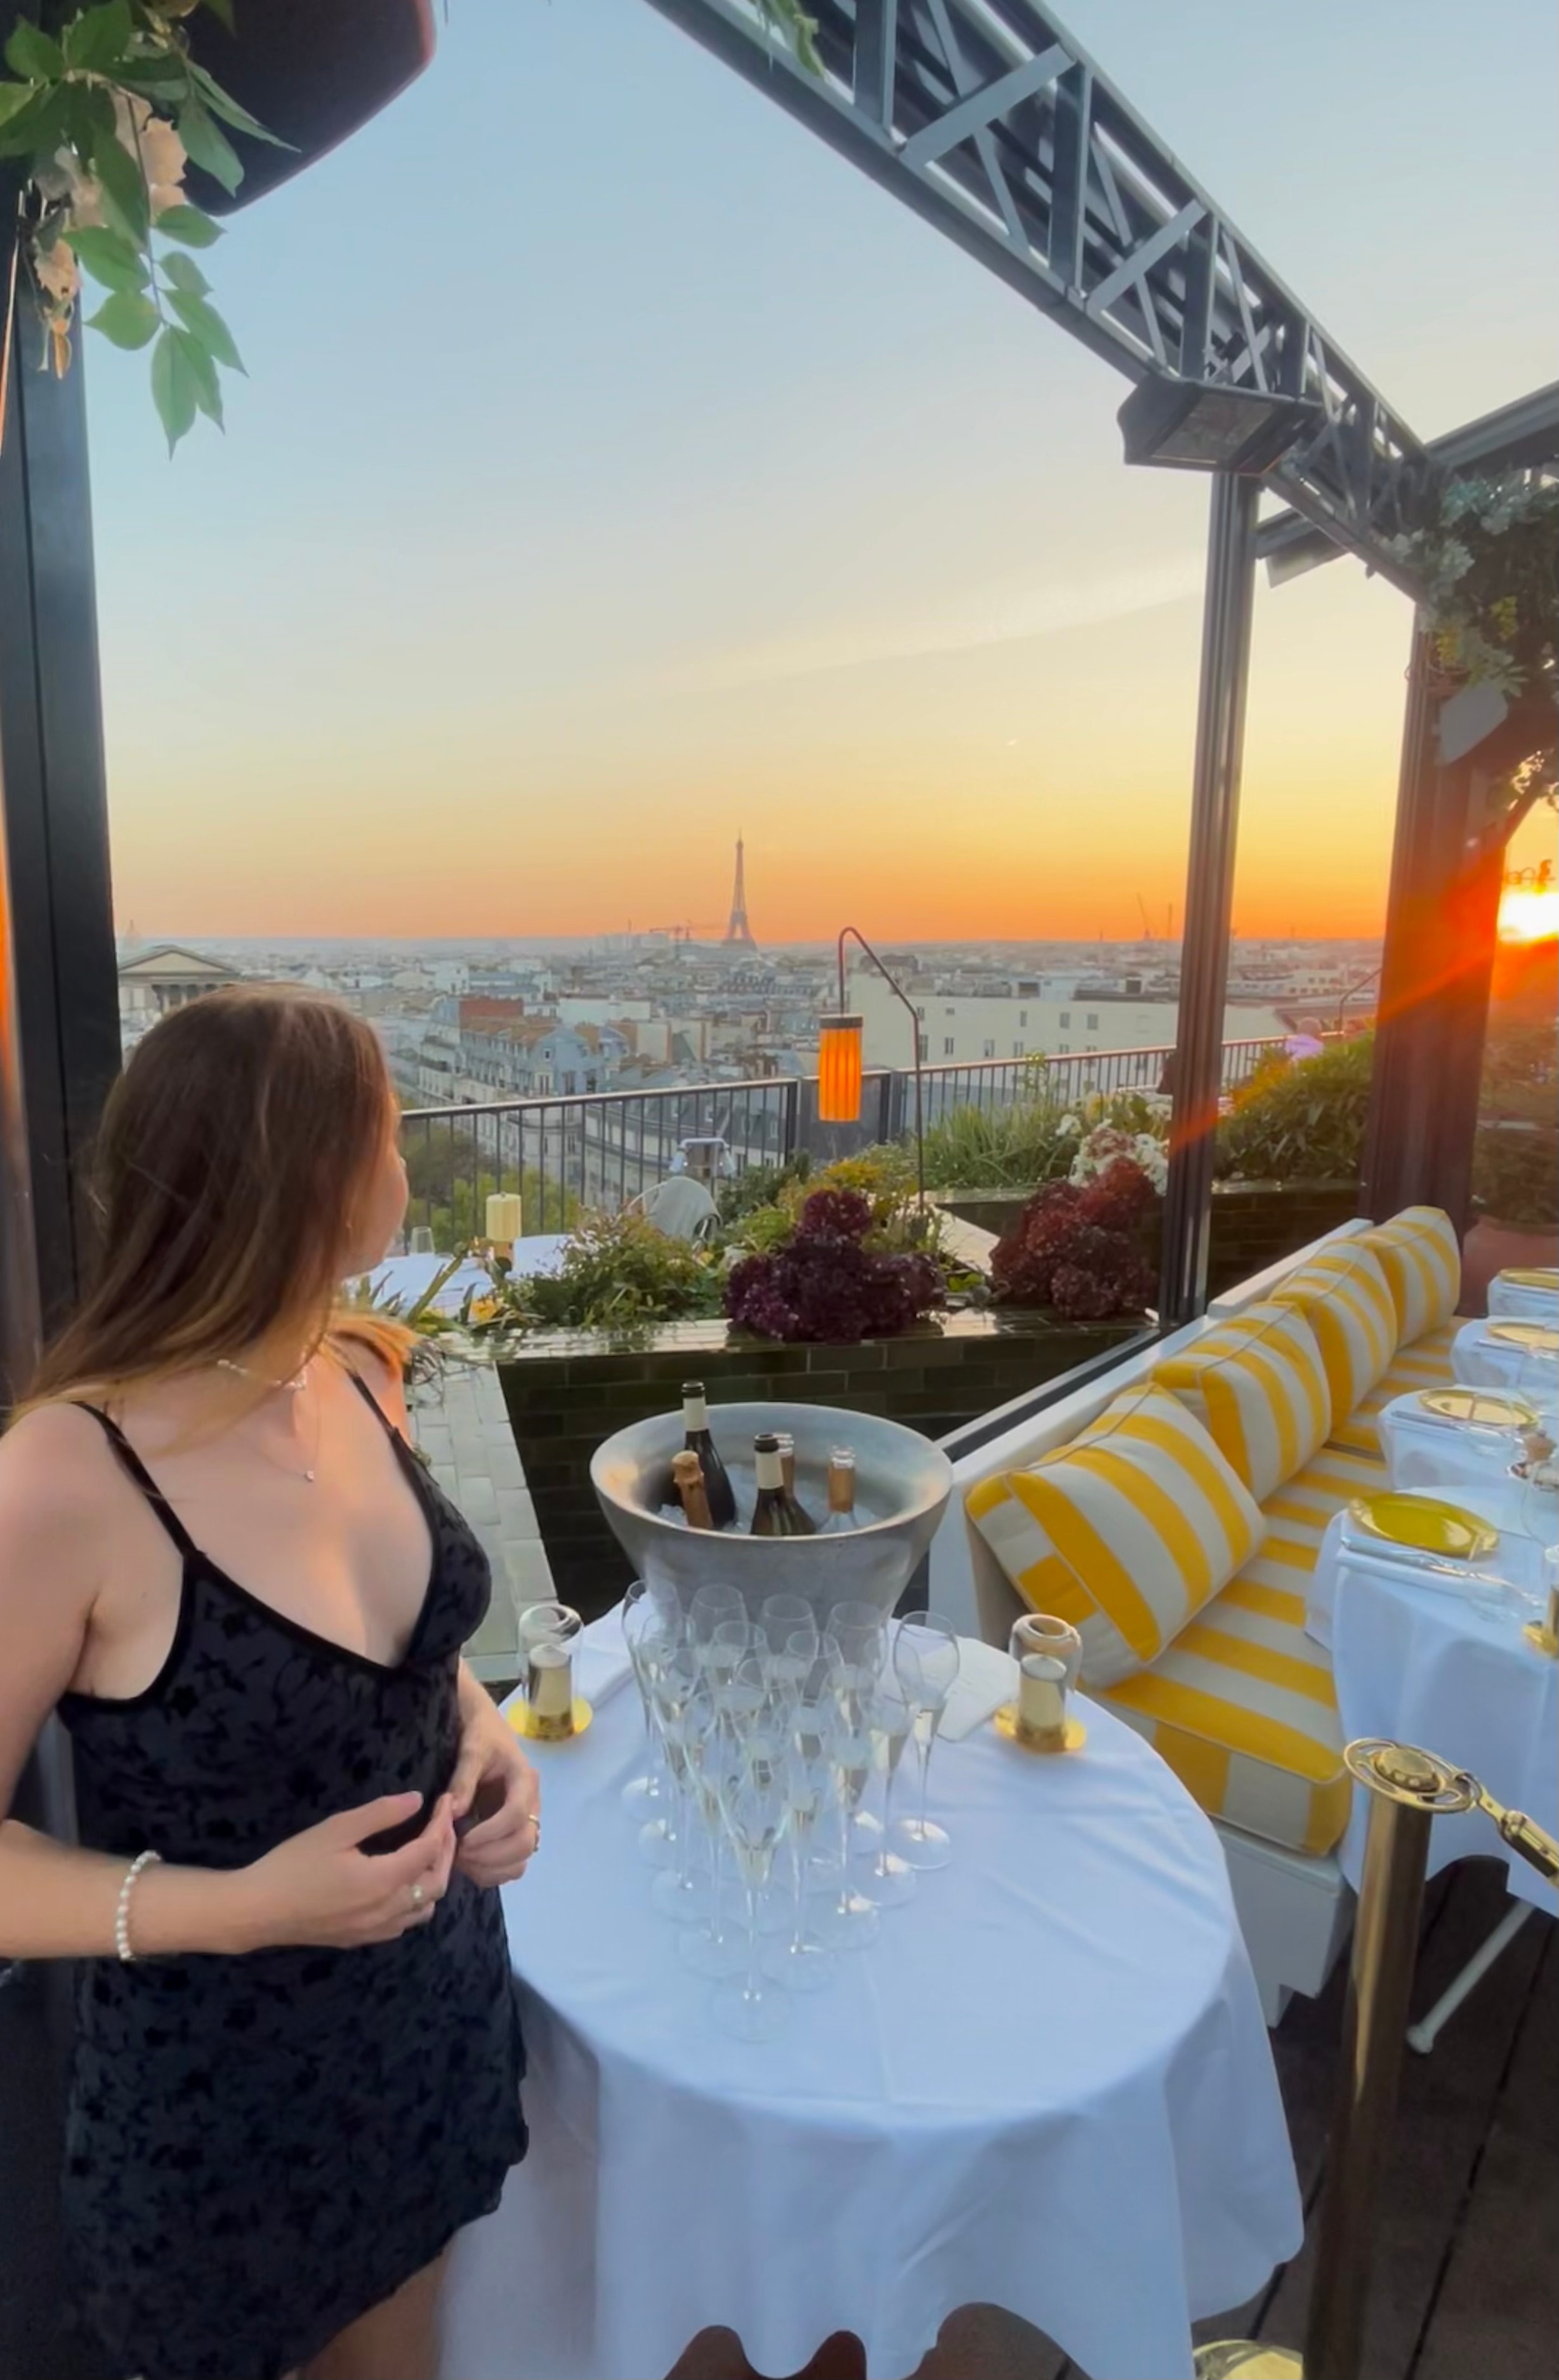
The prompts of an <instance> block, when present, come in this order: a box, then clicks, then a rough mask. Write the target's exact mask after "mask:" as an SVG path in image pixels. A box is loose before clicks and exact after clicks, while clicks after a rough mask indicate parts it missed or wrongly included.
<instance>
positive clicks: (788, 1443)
mask: <svg viewBox="0 0 1559 2380" xmlns="http://www.w3.org/2000/svg"><path fill="white" fill-rule="evenodd" d="M774 1436H775V1437H776V1438H777V1439H778V1440H779V1451H780V1470H781V1473H782V1474H783V1475H784V1479H785V1492H786V1495H787V1496H794V1495H795V1493H796V1440H795V1439H793V1438H792V1437H791V1435H790V1432H789V1431H788V1430H787V1429H776V1430H775V1432H774Z"/></svg>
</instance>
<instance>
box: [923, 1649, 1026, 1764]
mask: <svg viewBox="0 0 1559 2380" xmlns="http://www.w3.org/2000/svg"><path fill="white" fill-rule="evenodd" d="M1015 1694H1017V1669H1016V1667H1015V1665H1014V1663H1013V1658H1012V1656H1011V1654H1010V1653H1005V1652H1002V1651H1001V1650H1000V1649H999V1648H998V1647H997V1646H996V1645H982V1644H980V1641H979V1639H978V1638H977V1637H974V1636H960V1637H959V1639H958V1674H957V1676H956V1679H955V1680H954V1682H953V1690H952V1692H951V1693H950V1694H949V1695H948V1697H947V1707H946V1708H945V1710H944V1712H943V1714H942V1725H941V1726H940V1728H939V1729H938V1730H937V1732H938V1734H939V1735H941V1736H944V1738H945V1739H946V1741H947V1742H948V1743H962V1742H963V1740H964V1738H965V1736H966V1735H972V1734H973V1733H974V1730H975V1729H976V1728H977V1727H983V1726H984V1724H985V1722H986V1720H987V1719H988V1718H990V1716H991V1714H992V1712H993V1711H997V1710H1000V1708H1001V1706H1002V1705H1003V1704H1004V1703H1010V1702H1011V1701H1012V1699H1013V1696H1014V1695H1015Z"/></svg>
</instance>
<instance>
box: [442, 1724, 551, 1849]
mask: <svg viewBox="0 0 1559 2380" xmlns="http://www.w3.org/2000/svg"><path fill="white" fill-rule="evenodd" d="M461 1716H462V1718H463V1721H464V1724H463V1726H462V1729H461V1733H460V1755H459V1758H458V1760H457V1762H456V1765H455V1774H454V1777H453V1778H452V1779H451V1780H450V1787H449V1791H450V1795H451V1799H452V1802H453V1805H454V1815H455V1822H456V1825H457V1827H458V1826H459V1824H460V1821H461V1820H462V1819H469V1817H470V1816H471V1815H472V1813H473V1812H474V1813H475V1814H476V1817H477V1823H476V1824H475V1825H474V1826H472V1827H470V1828H469V1832H467V1833H466V1834H463V1835H461V1836H460V1837H459V1839H458V1841H457V1848H456V1852H455V1864H456V1866H457V1868H458V1869H459V1870H460V1871H461V1873H462V1875H465V1876H469V1877H470V1879H471V1882H472V1883H473V1884H481V1885H492V1884H510V1883H512V1882H513V1881H514V1879H515V1877H516V1876H523V1875H524V1874H525V1870H526V1867H527V1864H529V1862H530V1859H531V1858H532V1857H533V1856H534V1853H535V1850H536V1846H537V1844H538V1843H539V1842H540V1841H541V1839H542V1824H541V1815H540V1813H541V1802H542V1787H541V1779H539V1778H538V1777H537V1774H536V1771H535V1770H534V1769H533V1768H532V1767H531V1766H530V1762H529V1760H527V1758H526V1757H525V1755H524V1753H523V1752H521V1750H520V1748H519V1745H518V1743H517V1741H516V1739H515V1733H514V1730H513V1729H512V1728H511V1727H510V1725H509V1724H508V1721H507V1720H506V1719H505V1718H504V1716H503V1713H502V1712H501V1711H499V1710H498V1709H497V1708H496V1707H495V1706H493V1703H491V1702H490V1701H489V1700H488V1697H487V1695H486V1694H484V1693H483V1692H482V1690H481V1687H480V1686H479V1685H478V1684H477V1683H476V1682H475V1680H474V1679H473V1680H471V1682H470V1686H469V1691H468V1692H466V1693H463V1694H462V1696H461Z"/></svg>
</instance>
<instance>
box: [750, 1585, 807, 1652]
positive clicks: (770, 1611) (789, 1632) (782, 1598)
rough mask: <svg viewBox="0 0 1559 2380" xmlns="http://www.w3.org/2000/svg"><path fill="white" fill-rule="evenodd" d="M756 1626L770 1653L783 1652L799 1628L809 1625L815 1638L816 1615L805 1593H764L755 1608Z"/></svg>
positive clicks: (805, 1627) (802, 1628)
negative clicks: (756, 1612) (756, 1611)
mask: <svg viewBox="0 0 1559 2380" xmlns="http://www.w3.org/2000/svg"><path fill="white" fill-rule="evenodd" d="M758 1626H759V1629H760V1630H761V1633H762V1636H763V1640H764V1642H765V1644H766V1645H768V1647H769V1650H770V1652H771V1653H783V1652H784V1651H785V1650H786V1646H787V1645H788V1644H789V1641H790V1639H791V1637H792V1636H794V1635H795V1634H796V1633H797V1632H798V1630H804V1629H808V1628H810V1630H811V1632H812V1640H813V1642H814V1644H815V1643H816V1641H817V1634H818V1624H817V1614H816V1613H815V1612H814V1610H813V1609H812V1607H811V1605H810V1603H809V1602H808V1600H807V1598H806V1597H805V1596H804V1595H766V1596H765V1597H763V1600H762V1602H761V1604H760V1605H759V1607H758Z"/></svg>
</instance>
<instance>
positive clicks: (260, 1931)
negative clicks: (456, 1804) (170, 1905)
mask: <svg viewBox="0 0 1559 2380" xmlns="http://www.w3.org/2000/svg"><path fill="white" fill-rule="evenodd" d="M421 1803H422V1797H421V1795H420V1793H390V1794H387V1795H386V1796H385V1797H384V1799H383V1800H382V1801H378V1802H369V1803H365V1804H364V1805H363V1807H362V1808H361V1809H359V1810H342V1811H340V1812H338V1813H337V1815H335V1817H333V1818H325V1819H323V1820H322V1821H321V1823H320V1824H319V1825H318V1826H317V1827H309V1828H305V1830H304V1831H303V1833H302V1834H300V1835H291V1836H289V1837H288V1839H287V1840H286V1842H284V1843H278V1844H277V1845H276V1848H275V1850H274V1852H266V1853H265V1855H264V1857H263V1858H262V1859H258V1860H256V1861H255V1862H254V1863H253V1864H252V1865H251V1866H250V1867H246V1868H242V1869H240V1870H239V1871H238V1875H237V1876H235V1878H234V1882H235V1884H236V1885H238V1887H239V1888H241V1891H242V1894H243V1900H244V1921H245V1922H244V1930H245V1933H246V1935H250V1936H251V1937H252V1940H251V1943H250V1947H251V1948H252V1949H284V1948H297V1949H305V1948H307V1949H331V1950H356V1949H360V1948H361V1947H362V1946H363V1945H364V1944H365V1943H369V1942H393V1941H394V1940H395V1939H396V1937H397V1935H401V1934H405V1933H407V1932H408V1930H409V1929H410V1928H411V1927H412V1926H414V1925H426V1924H427V1923H428V1921H429V1919H430V1918H431V1917H432V1915H433V1913H434V1911H435V1910H436V1909H437V1907H438V1904H439V1902H440V1900H442V1899H443V1897H444V1893H445V1888H447V1886H448V1883H449V1871H450V1868H451V1866H452V1864H453V1863H454V1859H455V1849H456V1844H455V1816H454V1811H453V1808H452V1806H451V1800H450V1796H449V1795H448V1794H447V1793H445V1794H444V1795H443V1796H442V1797H441V1798H440V1800H439V1801H438V1802H437V1803H435V1805H434V1808H433V1813H432V1817H431V1818H430V1819H429V1820H428V1823H427V1825H426V1826H425V1827H424V1828H423V1829H422V1831H421V1833H420V1835H417V1836H415V1837H414V1838H413V1839H412V1840H411V1841H410V1842H408V1843H404V1844H403V1845H402V1846H401V1848H400V1850H399V1851H394V1852H365V1851H364V1850H363V1849H362V1848H361V1846H362V1845H363V1843H365V1842H366V1841H368V1840H369V1839H370V1838H371V1837H372V1836H374V1835H377V1834H381V1833H383V1832H384V1831H385V1830H386V1829H387V1828H391V1827H396V1826H404V1825H405V1824H406V1821H407V1820H408V1818H410V1817H414V1816H415V1815H416V1814H417V1812H418V1810H419V1809H420V1807H421Z"/></svg>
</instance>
